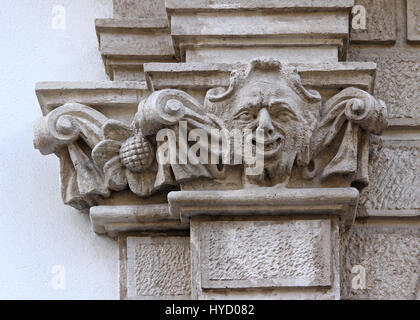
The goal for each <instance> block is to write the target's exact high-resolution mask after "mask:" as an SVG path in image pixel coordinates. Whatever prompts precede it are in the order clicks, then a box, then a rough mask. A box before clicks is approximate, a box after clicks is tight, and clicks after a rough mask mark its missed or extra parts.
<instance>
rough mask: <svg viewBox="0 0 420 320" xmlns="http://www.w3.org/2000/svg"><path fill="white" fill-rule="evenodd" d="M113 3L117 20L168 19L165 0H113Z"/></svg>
mask: <svg viewBox="0 0 420 320" xmlns="http://www.w3.org/2000/svg"><path fill="white" fill-rule="evenodd" d="M113 2H114V17H115V18H123V19H138V18H151V17H166V9H165V0H113Z"/></svg>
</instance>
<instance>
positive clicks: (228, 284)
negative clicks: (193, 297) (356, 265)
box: [200, 220, 331, 289]
mask: <svg viewBox="0 0 420 320" xmlns="http://www.w3.org/2000/svg"><path fill="white" fill-rule="evenodd" d="M330 229H331V222H330V221H329V220H305V221H300V220H294V221H269V222H267V221H235V222H231V221H212V222H208V223H207V224H206V225H203V226H202V227H201V230H200V231H201V236H200V256H201V268H200V269H201V275H202V283H201V286H202V288H203V289H211V288H213V289H222V288H276V287H314V286H315V287H318V286H321V287H322V286H330V285H331V264H330V260H331V230H330Z"/></svg>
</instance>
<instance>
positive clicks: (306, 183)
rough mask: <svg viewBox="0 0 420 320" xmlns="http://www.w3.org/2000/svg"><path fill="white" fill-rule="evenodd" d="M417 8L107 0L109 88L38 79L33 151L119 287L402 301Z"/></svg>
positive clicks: (413, 251)
mask: <svg viewBox="0 0 420 320" xmlns="http://www.w3.org/2000/svg"><path fill="white" fill-rule="evenodd" d="M416 5H417V3H416V2H415V1H410V0H408V1H407V2H405V1H403V0H395V1H394V0H392V1H388V0H387V1H383V0H360V1H357V0H356V1H353V0H339V1H324V0H317V1H309V0H298V1H293V2H291V1H255V2H252V3H251V2H249V1H239V0H238V1H194V2H191V1H184V0H170V1H169V0H167V1H163V0H159V1H133V0H118V1H117V0H114V18H113V19H99V20H96V21H95V26H96V32H97V36H98V41H99V51H100V53H101V55H102V58H103V61H104V67H105V70H106V72H107V74H108V76H109V78H110V81H108V82H106V83H39V84H38V85H37V88H36V92H37V96H38V99H39V102H40V104H41V109H42V112H43V117H42V118H41V119H39V120H38V121H37V123H36V125H35V139H34V146H35V148H37V149H39V150H40V152H41V153H42V154H52V153H54V154H56V155H57V156H58V158H59V159H60V164H61V189H62V196H63V201H64V203H66V204H68V205H71V206H73V207H75V208H77V209H78V210H81V211H85V212H88V213H89V214H90V219H91V222H92V227H93V230H94V231H95V232H96V233H98V234H107V235H109V236H111V237H114V238H118V239H119V247H120V288H121V290H120V291H121V298H122V299H174V298H175V299H191V298H192V299H213V298H222V299H231V298H239V299H242V298H251V299H252V298H263V299H392V298H397V299H414V298H416V297H417V296H418V290H419V289H418V283H419V281H418V275H417V268H418V265H419V262H420V261H419V250H418V249H419V248H418V245H417V242H418V237H419V234H418V226H417V224H418V221H417V218H418V216H419V213H420V207H419V205H420V203H419V201H418V199H419V198H420V194H419V190H420V185H419V181H420V179H419V178H420V177H419V170H420V163H419V137H420V135H419V125H420V113H419V112H420V111H419V110H418V108H419V107H418V106H419V105H420V101H419V99H420V93H419V90H418V86H419V82H420V79H419V74H420V59H419V58H420V51H419V50H420V49H419V47H418V45H417V44H416V41H418V40H419V39H418V38H419V37H418V32H417V31H418V30H417V29H419V28H418V27H417V25H418V21H417V20H416V19H417V16H418V14H417V13H418V12H417V11H418V10H417V7H416ZM405 22H406V23H405ZM350 26H351V27H352V28H350ZM373 62H374V63H373ZM375 63H376V64H375ZM197 130H198V131H199V133H198V131H197ZM235 130H237V131H235ZM226 132H228V134H226ZM233 132H239V135H236V136H234V134H233ZM163 134H164V138H166V140H165V139H162V135H163ZM380 135H382V137H379V136H380ZM187 137H188V139H187ZM238 139H240V140H241V143H242V144H241V146H240V147H239V148H237V146H236V145H235V143H236V141H237V140H238ZM209 141H211V142H212V143H213V142H214V141H216V142H217V148H213V145H212V146H211V147H210V148H209V147H208V142H209ZM193 142H195V143H193ZM247 143H248V144H247ZM171 144H172V146H174V148H172V147H171ZM220 146H225V147H226V146H229V148H227V151H226V150H225V149H223V148H222V149H220ZM247 146H249V149H246V148H247ZM162 150H164V151H162ZM247 152H248V153H247ZM254 154H255V157H250V155H254ZM242 156H244V157H242ZM247 157H248V158H247ZM249 158H252V159H253V161H254V162H249ZM164 159H166V160H164ZM209 159H210V162H209ZM238 159H239V160H238ZM211 161H214V162H211ZM259 161H261V162H259ZM259 164H261V166H259ZM356 273H357V274H356Z"/></svg>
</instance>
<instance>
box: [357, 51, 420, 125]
mask: <svg viewBox="0 0 420 320" xmlns="http://www.w3.org/2000/svg"><path fill="white" fill-rule="evenodd" d="M349 59H350V60H352V61H374V62H376V64H377V76H376V82H375V95H377V96H378V98H380V99H382V100H384V101H386V103H387V106H388V110H389V117H390V118H419V114H420V90H419V89H418V88H419V83H420V53H419V52H418V50H415V49H411V50H410V49H400V48H393V49H381V50H376V49H372V48H361V47H356V46H352V47H351V48H350V51H349Z"/></svg>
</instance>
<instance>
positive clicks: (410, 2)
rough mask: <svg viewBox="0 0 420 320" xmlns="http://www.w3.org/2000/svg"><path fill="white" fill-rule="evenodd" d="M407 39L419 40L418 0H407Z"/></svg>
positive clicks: (419, 4)
mask: <svg viewBox="0 0 420 320" xmlns="http://www.w3.org/2000/svg"><path fill="white" fill-rule="evenodd" d="M407 39H408V40H409V41H420V2H419V1H418V0H407Z"/></svg>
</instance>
